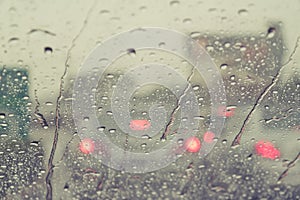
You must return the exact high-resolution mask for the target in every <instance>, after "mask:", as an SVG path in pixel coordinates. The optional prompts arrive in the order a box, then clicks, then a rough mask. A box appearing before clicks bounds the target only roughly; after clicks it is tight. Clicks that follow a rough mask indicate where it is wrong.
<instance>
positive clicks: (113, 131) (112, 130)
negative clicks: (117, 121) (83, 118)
mask: <svg viewBox="0 0 300 200" xmlns="http://www.w3.org/2000/svg"><path fill="white" fill-rule="evenodd" d="M108 132H109V133H115V132H116V129H109V130H108Z"/></svg>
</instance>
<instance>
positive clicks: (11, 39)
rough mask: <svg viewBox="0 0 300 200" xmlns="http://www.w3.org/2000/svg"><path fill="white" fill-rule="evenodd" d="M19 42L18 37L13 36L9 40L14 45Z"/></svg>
mask: <svg viewBox="0 0 300 200" xmlns="http://www.w3.org/2000/svg"><path fill="white" fill-rule="evenodd" d="M18 42H19V38H17V37H13V38H10V39H9V40H8V43H9V44H12V45H14V44H17V43H18Z"/></svg>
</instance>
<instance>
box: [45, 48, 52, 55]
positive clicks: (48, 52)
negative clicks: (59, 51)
mask: <svg viewBox="0 0 300 200" xmlns="http://www.w3.org/2000/svg"><path fill="white" fill-rule="evenodd" d="M52 52H53V50H52V48H51V47H45V48H44V53H45V54H47V55H50V54H52Z"/></svg>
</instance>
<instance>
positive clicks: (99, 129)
mask: <svg viewBox="0 0 300 200" xmlns="http://www.w3.org/2000/svg"><path fill="white" fill-rule="evenodd" d="M97 130H98V131H104V130H105V126H100V127H98V128H97Z"/></svg>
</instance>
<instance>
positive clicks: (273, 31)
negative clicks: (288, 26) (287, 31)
mask: <svg viewBox="0 0 300 200" xmlns="http://www.w3.org/2000/svg"><path fill="white" fill-rule="evenodd" d="M275 34H276V29H275V28H274V27H270V28H269V29H268V33H267V38H273V37H274V36H275Z"/></svg>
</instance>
